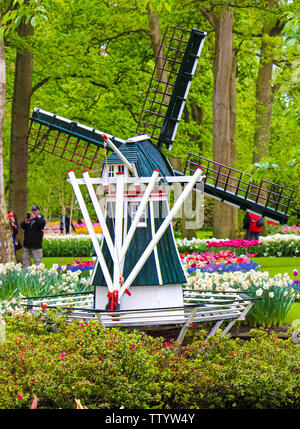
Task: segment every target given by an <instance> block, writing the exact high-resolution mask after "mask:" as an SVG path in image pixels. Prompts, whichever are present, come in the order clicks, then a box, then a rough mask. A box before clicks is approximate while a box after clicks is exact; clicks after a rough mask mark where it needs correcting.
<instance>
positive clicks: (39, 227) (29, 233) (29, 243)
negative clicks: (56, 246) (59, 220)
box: [21, 205, 46, 268]
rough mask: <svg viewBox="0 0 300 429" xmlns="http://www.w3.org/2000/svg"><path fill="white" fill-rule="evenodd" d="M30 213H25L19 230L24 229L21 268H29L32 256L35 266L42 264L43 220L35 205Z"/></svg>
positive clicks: (44, 223)
mask: <svg viewBox="0 0 300 429" xmlns="http://www.w3.org/2000/svg"><path fill="white" fill-rule="evenodd" d="M31 210H32V211H31V212H30V213H27V217H26V219H24V220H23V222H21V228H23V229H24V244H23V256H22V266H23V268H27V267H29V266H30V265H31V264H30V257H31V254H32V257H33V262H34V264H35V265H39V264H41V263H42V256H43V253H42V247H43V236H44V227H45V225H46V220H45V218H44V217H43V216H42V215H41V213H40V208H39V206H37V205H34V206H32V209H31Z"/></svg>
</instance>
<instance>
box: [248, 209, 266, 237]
mask: <svg viewBox="0 0 300 429" xmlns="http://www.w3.org/2000/svg"><path fill="white" fill-rule="evenodd" d="M248 216H249V229H248V231H249V234H248V240H259V236H260V234H261V231H262V227H263V221H262V218H261V217H260V216H258V215H256V214H254V213H250V212H249V213H248Z"/></svg>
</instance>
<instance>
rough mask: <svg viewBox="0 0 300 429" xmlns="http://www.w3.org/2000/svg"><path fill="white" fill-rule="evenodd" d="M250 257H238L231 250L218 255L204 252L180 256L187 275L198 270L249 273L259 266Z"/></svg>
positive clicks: (186, 253)
mask: <svg viewBox="0 0 300 429" xmlns="http://www.w3.org/2000/svg"><path fill="white" fill-rule="evenodd" d="M249 256H253V255H248V254H246V255H242V256H237V255H236V253H234V252H232V251H231V250H221V251H219V252H218V253H214V252H205V253H204V252H203V253H200V254H197V253H192V254H190V253H188V252H185V254H184V255H183V254H180V259H181V262H182V263H183V264H184V266H185V267H186V269H187V274H192V273H193V272H195V271H196V270H200V271H201V272H208V273H212V272H227V271H229V272H230V271H249V270H252V269H257V268H258V267H259V265H258V264H257V263H255V262H253V261H250V259H249Z"/></svg>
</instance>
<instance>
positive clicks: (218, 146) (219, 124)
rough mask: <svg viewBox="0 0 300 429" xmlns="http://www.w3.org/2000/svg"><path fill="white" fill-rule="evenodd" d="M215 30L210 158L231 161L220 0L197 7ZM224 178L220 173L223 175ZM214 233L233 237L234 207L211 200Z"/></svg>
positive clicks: (226, 31) (227, 47) (229, 40)
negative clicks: (210, 5) (207, 6)
mask: <svg viewBox="0 0 300 429" xmlns="http://www.w3.org/2000/svg"><path fill="white" fill-rule="evenodd" d="M201 11H202V13H203V14H204V16H205V17H206V18H207V19H208V21H209V22H210V24H211V25H212V27H213V29H214V31H215V47H214V59H213V75H214V89H213V103H212V108H213V153H214V161H216V162H219V163H221V164H225V165H232V164H235V150H234V145H235V141H234V140H235V133H236V131H235V127H236V120H235V119H234V115H236V101H235V97H236V93H235V71H234V70H233V69H232V67H233V66H235V64H236V63H235V61H234V62H233V59H234V53H233V11H232V8H230V7H228V6H227V1H226V0H223V1H222V2H221V6H220V7H215V6H214V5H213V6H212V7H211V9H210V10H209V9H202V10H201ZM223 179H224V177H223ZM213 228H214V236H215V237H223V238H224V237H233V236H234V235H235V233H236V230H237V214H236V208H234V207H232V206H229V205H226V204H224V203H221V202H219V201H216V202H215V208H214V222H213Z"/></svg>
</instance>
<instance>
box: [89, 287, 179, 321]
mask: <svg viewBox="0 0 300 429" xmlns="http://www.w3.org/2000/svg"><path fill="white" fill-rule="evenodd" d="M107 293H108V291H107V287H106V286H96V287H95V309H96V310H104V309H105V307H106V305H107ZM130 293H131V296H128V295H127V294H125V293H124V294H123V295H122V297H121V299H120V310H121V311H122V310H125V311H131V310H141V309H143V312H142V313H139V314H138V313H137V314H136V320H135V322H136V323H141V322H142V319H143V321H145V322H147V323H149V324H151V323H152V322H154V321H156V322H157V317H156V316H155V315H154V314H153V313H152V312H151V311H150V312H146V311H144V310H148V309H149V310H153V309H155V310H159V309H160V308H162V309H166V307H167V308H168V309H170V310H171V309H172V311H171V312H170V311H166V310H164V311H162V312H161V313H160V317H159V319H160V322H162V323H163V322H170V317H171V318H172V320H173V322H175V321H176V322H177V321H178V323H182V322H183V321H184V311H183V310H182V309H178V311H176V308H177V307H183V306H184V302H183V295H182V285H181V284H167V285H163V286H156V285H154V286H134V285H133V286H131V288H130ZM107 317H108V318H109V319H110V320H111V316H107ZM122 318H123V319H124V321H125V319H126V318H127V316H125V315H124V316H122V314H118V320H119V322H122ZM103 322H104V321H103Z"/></svg>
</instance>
